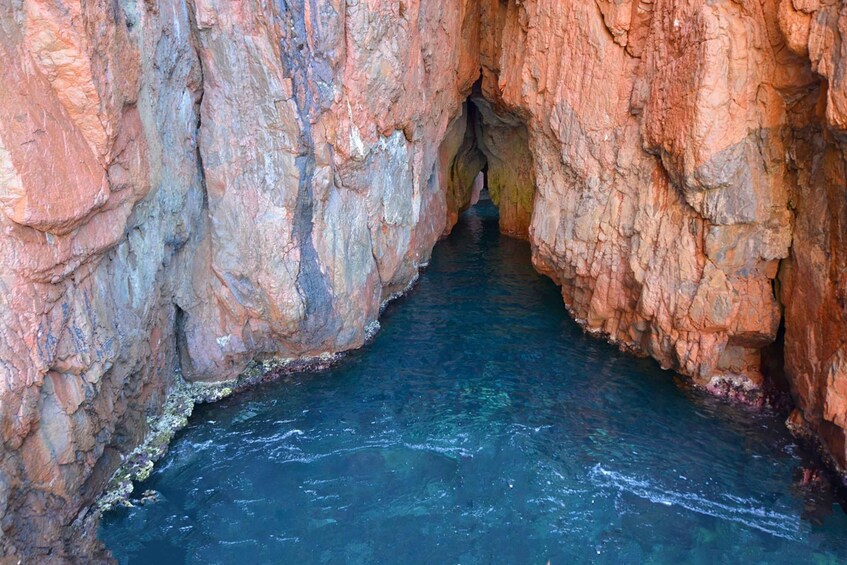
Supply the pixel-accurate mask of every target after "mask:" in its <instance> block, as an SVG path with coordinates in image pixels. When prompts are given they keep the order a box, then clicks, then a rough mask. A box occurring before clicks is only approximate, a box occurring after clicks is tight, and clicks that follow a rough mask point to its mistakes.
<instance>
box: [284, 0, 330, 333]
mask: <svg viewBox="0 0 847 565" xmlns="http://www.w3.org/2000/svg"><path fill="white" fill-rule="evenodd" d="M307 3H309V4H310V6H309V8H310V9H308V10H307V9H306V4H307ZM311 4H314V2H312V1H311V0H304V1H301V2H296V1H295V2H288V1H285V0H282V1H280V3H279V8H280V14H281V17H282V19H283V22H282V23H283V26H284V29H285V32H284V33H283V35H282V39H281V40H280V42H281V49H280V56H281V58H282V64H283V67H284V68H285V70H286V71H287V72H288V73H289V74H290V77H291V80H292V85H293V88H292V91H293V93H292V94H293V97H294V100H295V101H296V102H297V104H296V107H297V112H298V118H299V121H300V140H299V143H300V146H301V150H300V155H298V156H297V158H296V159H295V163H296V166H297V168H298V172H299V180H298V182H299V184H298V188H297V201H296V205H295V210H294V224H293V239H294V240H295V241H296V242H297V245H298V247H299V249H300V264H299V270H298V273H297V279H296V285H297V292H298V294H299V295H300V299H301V301H302V302H303V305H304V315H303V319H302V320H301V323H300V331H301V332H302V333H303V334H304V336H306V338H305V339H304V340H303V341H305V342H308V343H316V342H319V341H323V339H322V337H321V334H327V335H330V334H331V333H332V331H333V328H327V327H326V325H327V324H328V323H333V322H331V320H334V319H335V318H334V317H333V316H330V315H329V313H330V312H331V310H332V302H333V297H332V294H331V292H330V290H329V283H328V282H327V280H326V279H325V276H324V274H323V273H322V272H321V269H320V265H319V260H318V254H317V251H316V249H315V245H314V242H313V241H312V226H313V218H312V216H313V207H314V202H313V194H312V186H313V182H314V171H315V147H314V140H313V137H312V119H313V117H314V116H313V114H315V113H317V112H320V110H321V108H320V106H321V101H320V100H315V94H314V92H313V89H312V88H310V85H309V82H310V79H312V80H314V78H315V77H314V75H320V74H321V73H320V70H319V69H316V67H318V66H320V65H322V64H325V63H324V62H323V61H322V60H321V58H320V57H319V56H314V54H312V53H311V49H310V47H309V45H308V32H307V26H306V17H308V15H311V17H312V18H315V17H316V16H315V14H316V13H317V12H318V10H317V7H316V6H314V5H311ZM311 23H312V26H313V27H314V26H316V25H317V24H316V22H311Z"/></svg>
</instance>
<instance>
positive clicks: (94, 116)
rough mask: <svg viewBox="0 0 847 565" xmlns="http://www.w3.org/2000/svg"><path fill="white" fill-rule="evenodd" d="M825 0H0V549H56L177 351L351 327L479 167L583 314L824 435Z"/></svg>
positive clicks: (627, 342) (172, 366)
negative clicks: (776, 352)
mask: <svg viewBox="0 0 847 565" xmlns="http://www.w3.org/2000/svg"><path fill="white" fill-rule="evenodd" d="M844 18H847V12H845V8H844V7H843V6H842V4H841V3H839V2H831V3H822V2H819V1H816V0H781V1H777V0H767V1H765V2H749V1H745V2H731V1H729V0H723V1H718V2H706V1H705V0H666V1H665V0H655V1H654V2H641V1H631V0H616V1H615V2H611V1H609V0H596V1H595V2H580V1H577V0H567V1H562V0H523V1H522V2H516V1H514V0H459V1H449V2H448V1H446V0H438V1H428V2H422V1H420V0H401V1H400V2H386V1H382V0H346V1H343V0H295V1H292V2H279V3H276V2H259V1H251V2H228V1H223V0H145V1H144V2H136V1H134V0H119V1H117V2H106V1H105V0H96V1H92V2H82V1H81V0H63V1H61V2H56V1H50V2H48V1H46V0H18V1H15V2H11V3H8V4H7V5H5V6H2V7H0V30H2V32H3V39H2V40H0V45H2V47H1V48H2V49H3V52H2V55H3V56H2V57H0V77H2V78H0V85H2V86H1V87H0V91H2V92H3V96H2V97H0V227H2V230H3V234H2V236H0V383H2V389H0V434H2V442H3V449H2V452H0V517H2V520H0V525H1V526H2V543H1V544H0V549H2V552H3V553H4V554H6V555H20V556H40V557H41V558H43V559H46V558H48V557H49V558H52V559H55V560H57V561H60V560H62V559H64V558H66V557H67V556H68V555H70V553H71V552H73V551H75V550H74V544H78V543H79V539H78V536H76V537H73V538H71V537H69V533H68V532H69V531H70V530H69V527H70V526H71V525H72V524H74V522H75V521H76V522H77V523H79V521H80V520H82V519H83V518H84V516H85V510H84V509H85V508H86V507H88V506H89V505H90V503H91V502H92V501H93V500H94V499H95V498H96V497H97V496H98V494H99V493H100V492H101V491H102V489H103V487H104V485H105V484H106V482H107V481H108V480H109V477H110V476H111V474H112V473H113V472H114V470H115V469H116V468H117V466H118V465H119V463H120V461H121V458H122V456H123V455H124V454H126V453H128V452H130V451H131V450H132V449H133V447H135V446H136V445H138V444H139V443H140V442H141V440H142V438H143V437H144V436H145V434H146V433H147V425H148V424H147V419H148V417H150V416H153V415H155V414H157V413H159V411H160V410H161V408H162V406H163V405H164V402H165V398H166V396H167V394H168V391H169V390H170V389H171V388H173V387H174V386H175V383H176V382H177V379H179V378H185V379H187V380H189V381H192V382H200V381H202V382H212V381H226V380H230V379H232V378H234V377H236V376H237V375H238V374H239V373H240V372H241V371H242V370H244V368H245V367H246V366H247V364H248V363H249V362H250V361H251V360H254V359H257V360H263V359H270V358H275V357H282V358H299V357H306V356H314V355H319V354H321V353H326V352H330V353H331V352H336V351H342V350H346V349H351V348H355V347H358V346H360V345H361V344H362V343H363V342H364V340H365V336H366V331H367V329H368V328H371V327H373V324H374V322H375V321H376V319H377V317H378V314H379V311H380V307H381V305H382V304H383V302H384V301H385V300H387V299H388V298H389V297H391V296H392V295H394V294H395V293H397V292H398V291H401V290H402V289H404V288H406V287H407V286H408V284H409V283H410V282H411V281H412V280H414V278H415V277H416V276H417V272H418V269H419V268H420V267H421V266H422V265H424V264H426V262H427V260H428V257H429V254H430V251H431V249H432V247H433V245H434V244H435V242H436V241H437V239H438V238H439V237H440V236H442V235H443V234H446V233H449V231H450V229H451V227H452V226H453V224H454V223H455V222H456V220H457V218H458V214H459V213H460V212H461V211H462V210H463V209H465V208H467V206H469V205H470V203H471V201H472V197H473V194H474V191H475V189H474V187H475V186H476V191H477V193H478V190H479V182H480V177H479V173H480V171H484V173H485V178H486V180H487V184H488V187H489V190H490V191H491V193H492V197H493V199H494V200H495V202H496V203H497V204H498V206H499V208H500V215H501V229H502V230H503V231H504V232H505V233H509V234H512V235H516V236H518V237H525V238H528V239H529V241H530V242H531V244H532V246H533V260H534V263H535V265H536V267H537V268H538V270H539V271H541V272H543V273H545V274H547V275H549V276H550V277H551V278H553V279H554V280H555V281H556V282H557V283H558V284H560V285H561V287H562V294H563V298H564V301H565V303H566V304H567V306H568V308H569V310H570V311H571V312H572V314H573V315H574V316H575V318H576V319H577V320H579V321H580V323H581V324H583V326H584V327H585V328H586V329H587V330H589V331H591V332H593V333H597V334H601V335H603V336H606V337H607V338H609V339H611V340H613V341H615V342H617V343H618V344H620V346H621V347H624V348H626V349H628V350H631V351H633V352H636V353H639V354H646V355H650V356H653V357H654V358H656V359H657V360H658V361H659V362H660V363H661V364H662V365H663V366H665V367H668V368H671V369H673V370H675V371H678V372H680V373H683V374H685V375H688V376H690V377H691V378H692V379H693V380H694V381H695V382H696V383H698V384H699V385H701V386H704V387H708V388H711V389H712V390H714V391H716V392H719V393H720V392H727V391H733V392H738V391H740V392H741V393H742V394H749V395H753V394H756V390H758V388H759V387H760V386H761V385H762V379H763V377H762V375H761V370H760V362H761V350H762V348H764V347H765V346H768V345H769V344H771V343H772V342H773V341H774V340H775V339H776V338H777V335H778V330H779V327H780V323H781V322H782V323H784V327H785V332H784V351H785V372H786V377H787V378H788V381H789V383H790V385H791V390H792V393H793V396H794V399H795V402H796V403H797V407H798V410H797V412H796V414H795V415H794V416H793V418H792V421H793V422H794V423H795V424H798V425H801V426H802V427H803V428H804V429H806V430H808V431H809V432H811V433H814V434H816V435H817V437H820V438H821V439H822V440H823V442H824V445H825V446H826V447H827V449H828V450H829V452H830V454H831V455H832V456H833V457H834V459H835V461H836V462H837V463H838V464H840V465H844V464H845V463H847V453H845V438H844V433H845V429H847V374H845V372H847V351H845V339H847V327H845V324H847V298H845V293H847V275H845V272H847V267H845V265H847V252H845V250H844V245H843V239H844V237H845V234H847V231H845V230H846V229H847V228H845V225H847V198H845V197H847V194H845V191H847V188H845V176H846V174H847V173H845V154H844V147H843V140H844V133H845V130H847V90H845V85H844V83H845V80H847V79H845V78H844V74H845V68H847V63H845V62H843V61H842V51H843V48H842V40H841V31H840V30H841V28H842V27H843V21H844Z"/></svg>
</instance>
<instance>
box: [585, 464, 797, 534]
mask: <svg viewBox="0 0 847 565" xmlns="http://www.w3.org/2000/svg"><path fill="white" fill-rule="evenodd" d="M588 477H589V479H590V480H591V482H592V483H594V484H595V485H597V486H600V487H612V488H614V489H616V490H619V491H621V492H627V493H630V494H634V495H635V496H638V497H639V498H643V499H646V500H649V501H650V502H653V503H655V504H662V505H664V506H679V507H681V508H685V509H686V510H690V511H691V512H697V513H698V514H704V515H706V516H712V517H714V518H718V519H721V520H729V521H732V522H737V523H740V524H743V525H745V526H747V527H750V528H754V529H756V530H759V531H762V532H765V533H768V534H771V535H773V536H777V537H780V538H785V539H789V540H795V541H797V540H799V539H800V538H801V534H802V531H801V530H802V526H803V524H802V522H801V521H800V518H799V517H798V516H795V515H790V514H783V513H780V512H776V511H773V510H769V509H767V508H764V507H762V506H761V503H760V502H759V501H756V500H754V499H750V498H738V497H734V496H731V495H724V498H726V499H728V500H730V503H724V502H717V501H715V500H709V499H708V498H704V497H703V496H701V495H699V494H696V493H693V492H677V491H673V490H668V489H665V488H662V487H661V486H659V485H655V484H653V483H651V482H650V481H648V480H644V479H639V478H636V477H631V476H627V475H624V474H622V473H618V472H616V471H610V470H608V469H604V468H603V466H602V465H600V464H599V463H598V464H597V465H595V466H594V467H592V468H591V470H590V471H589V473H588Z"/></svg>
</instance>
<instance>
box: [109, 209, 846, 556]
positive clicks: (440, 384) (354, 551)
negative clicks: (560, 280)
mask: <svg viewBox="0 0 847 565" xmlns="http://www.w3.org/2000/svg"><path fill="white" fill-rule="evenodd" d="M529 257H530V252H529V246H528V245H527V244H526V243H524V242H520V241H516V240H513V239H510V238H507V237H504V236H501V235H500V234H499V233H498V230H497V217H496V209H495V208H494V207H493V206H492V205H491V204H490V203H488V202H484V203H482V204H480V205H478V206H477V207H475V208H474V209H472V210H471V211H470V212H469V213H467V214H466V215H465V217H464V218H463V220H462V222H461V223H460V224H459V225H458V226H457V228H456V230H455V231H454V233H453V235H452V236H451V237H450V238H448V239H447V240H445V241H443V242H441V243H439V244H438V246H437V247H436V249H435V251H434V254H433V259H432V263H431V265H430V267H429V268H428V269H427V270H426V272H425V273H424V274H423V275H422V277H421V280H420V282H419V284H418V285H417V287H416V288H415V290H414V291H413V292H412V293H411V294H410V295H409V296H407V297H406V298H403V299H401V300H399V301H397V302H396V303H394V304H393V305H392V306H390V307H389V308H388V310H387V311H386V312H385V314H384V317H383V319H382V331H381V332H380V333H379V335H378V336H377V338H376V339H375V340H374V341H373V342H372V343H371V344H369V345H368V346H367V347H365V348H363V349H362V350H360V351H357V352H354V353H352V354H350V355H349V356H347V357H346V358H345V359H344V360H343V361H342V362H341V363H340V364H339V365H337V366H335V367H334V368H332V369H330V370H327V371H324V372H320V373H313V374H297V375H293V376H290V377H286V378H284V379H283V380H280V381H277V382H274V383H270V384H267V385H263V386H260V387H258V388H256V389H253V390H251V391H249V392H246V393H244V394H240V395H238V396H236V397H235V398H231V399H228V400H225V401H222V402H220V403H218V404H215V405H210V406H204V407H201V408H199V409H198V410H197V411H196V412H195V416H194V417H193V418H192V420H191V423H190V424H189V426H188V427H187V428H186V429H185V430H184V431H183V432H181V433H180V434H179V435H178V436H177V439H176V440H175V441H174V443H173V445H172V447H171V450H170V452H169V454H168V455H167V457H166V458H165V459H164V460H163V461H161V462H160V464H159V465H158V468H157V469H156V471H155V472H154V473H153V474H152V476H151V477H150V479H148V480H147V481H145V482H144V483H142V484H140V485H137V486H136V492H139V493H140V492H142V491H145V490H148V489H152V490H155V491H158V493H159V497H158V500H157V501H155V502H148V503H146V504H144V505H141V506H138V507H135V508H131V509H126V508H121V509H118V510H115V511H112V512H110V513H109V514H107V515H106V516H105V518H104V520H103V524H102V528H101V538H102V539H103V540H104V542H105V543H106V544H107V546H108V547H109V548H110V549H111V550H112V552H113V553H114V555H115V557H116V558H117V559H118V560H119V561H120V562H121V563H156V564H161V563H204V564H205V563H238V564H248V563H250V564H252V563H461V564H474V563H539V564H543V563H547V561H548V560H549V561H550V563H552V564H553V565H556V564H559V563H565V564H568V563H643V562H651V563H677V562H691V563H737V562H748V563H816V562H819V563H835V562H843V561H844V560H845V559H847V519H846V518H847V516H845V514H844V512H843V511H842V510H841V509H840V508H839V507H838V506H834V505H832V503H831V502H828V501H827V499H826V497H825V496H824V497H822V498H823V501H821V500H818V501H812V500H810V499H808V496H806V497H804V493H803V492H802V490H801V489H799V488H798V487H797V486H795V485H794V480H795V479H796V474H797V470H798V468H799V466H800V465H801V464H802V463H803V460H802V454H801V450H800V448H798V447H797V446H796V445H795V444H794V443H793V442H792V440H791V438H790V437H789V436H788V434H787V432H786V431H785V429H784V426H783V425H782V423H781V418H779V417H778V416H776V415H774V414H762V413H756V412H753V411H750V410H746V409H744V408H739V407H734V406H730V405H727V404H725V403H723V402H721V401H719V400H716V399H713V398H710V397H708V396H706V395H703V394H700V393H698V392H696V391H692V390H690V389H687V388H685V387H683V386H681V385H679V384H677V383H675V382H674V379H673V375H672V374H671V373H669V372H665V371H661V370H660V369H658V368H657V367H656V365H655V364H654V363H652V362H650V361H648V360H639V359H634V358H632V357H628V356H626V355H624V354H621V353H619V352H618V351H617V350H615V349H614V348H613V347H612V346H609V345H607V344H606V343H603V342H601V341H598V340H595V339H592V338H589V337H586V336H584V335H583V334H582V332H581V330H580V329H579V328H578V327H577V326H576V325H575V324H574V323H573V322H572V321H571V320H570V319H569V317H568V315H567V313H566V312H565V309H564V307H563V305H562V301H561V298H560V296H559V293H558V290H557V288H556V287H555V285H553V284H552V283H551V282H550V281H549V280H547V279H545V278H543V277H540V276H539V275H537V274H536V273H535V272H534V271H533V270H532V267H531V265H530V259H529Z"/></svg>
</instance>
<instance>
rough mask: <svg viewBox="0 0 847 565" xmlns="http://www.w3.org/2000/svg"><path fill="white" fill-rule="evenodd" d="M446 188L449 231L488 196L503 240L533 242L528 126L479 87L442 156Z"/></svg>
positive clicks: (450, 131) (532, 173) (449, 135)
mask: <svg viewBox="0 0 847 565" xmlns="http://www.w3.org/2000/svg"><path fill="white" fill-rule="evenodd" d="M439 157H440V161H441V164H442V167H443V169H442V170H443V176H442V178H443V179H444V180H445V183H446V196H447V216H448V222H447V231H448V232H449V231H450V230H451V229H452V227H453V225H455V223H456V221H457V220H458V217H459V215H460V214H461V213H462V212H464V211H465V210H467V209H468V208H469V207H471V206H473V205H474V204H476V203H477V202H478V200H479V198H480V195H481V193H482V192H483V191H485V192H487V193H488V195H489V196H490V198H491V201H492V202H493V203H494V205H495V206H496V207H497V209H498V212H499V217H500V220H499V225H500V231H501V233H503V234H506V235H510V236H513V237H518V238H521V239H528V238H529V226H530V222H531V220H532V210H533V202H534V199H535V171H534V164H533V157H532V152H531V151H530V144H529V132H528V129H527V127H526V123H525V121H524V120H523V119H522V118H521V117H520V116H518V115H517V114H516V113H515V112H512V111H510V110H508V109H506V108H502V107H500V106H498V105H497V104H494V103H492V102H491V101H489V99H488V98H487V97H486V96H484V94H483V89H482V83H481V80H479V81H477V82H476V84H474V86H473V88H472V89H471V92H470V94H469V96H468V98H467V99H466V100H465V102H464V103H463V104H462V109H461V112H460V114H459V115H458V116H457V117H456V118H455V119H454V120H453V122H452V123H451V124H450V126H449V128H448V131H447V134H446V136H445V139H444V142H443V143H442V145H441V147H440V151H439Z"/></svg>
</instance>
